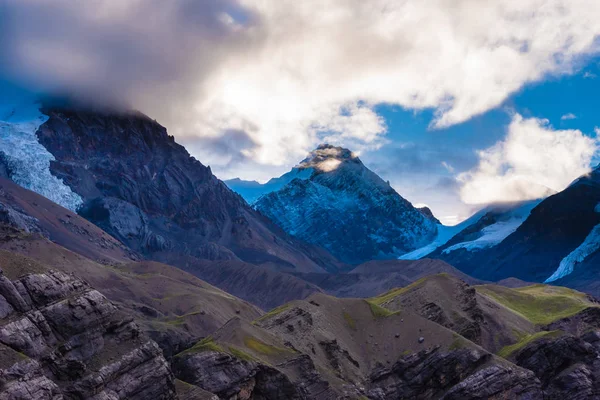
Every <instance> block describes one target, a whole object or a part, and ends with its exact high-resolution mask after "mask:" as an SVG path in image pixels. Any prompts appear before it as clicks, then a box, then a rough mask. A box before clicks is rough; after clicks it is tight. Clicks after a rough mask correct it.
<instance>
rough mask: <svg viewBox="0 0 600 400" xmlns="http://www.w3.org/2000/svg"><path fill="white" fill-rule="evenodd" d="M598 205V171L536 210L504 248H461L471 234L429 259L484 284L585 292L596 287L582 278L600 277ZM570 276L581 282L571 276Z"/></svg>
mask: <svg viewBox="0 0 600 400" xmlns="http://www.w3.org/2000/svg"><path fill="white" fill-rule="evenodd" d="M599 203H600V170H599V169H595V170H594V171H592V172H591V173H590V174H589V175H587V176H583V177H581V178H579V179H578V180H577V181H575V182H574V183H573V184H571V185H570V186H569V187H568V188H566V189H565V190H563V191H562V192H560V193H557V194H555V195H553V196H550V197H548V198H546V199H545V200H543V201H541V202H540V203H539V204H537V205H536V206H535V207H534V208H533V209H531V212H530V214H529V215H528V216H527V218H526V219H525V220H524V221H523V222H522V223H521V224H520V225H519V226H518V227H517V229H516V230H514V232H512V233H511V234H510V235H508V236H506V237H505V238H504V239H503V240H502V241H501V242H500V243H499V244H497V245H494V246H491V247H486V248H477V249H474V248H468V247H466V246H462V245H460V243H461V242H464V241H465V240H466V238H467V236H468V234H469V231H468V229H467V230H465V231H464V232H463V234H462V236H459V235H457V236H455V238H453V239H452V240H451V241H450V242H448V243H447V245H446V246H445V247H442V248H440V249H438V250H437V251H436V252H434V253H432V254H430V255H429V256H430V257H435V258H440V259H442V260H445V261H447V262H448V263H450V264H452V265H454V266H456V267H457V268H459V269H460V270H462V271H463V272H465V273H467V274H469V275H472V276H474V277H477V278H480V279H486V280H500V279H504V278H508V277H515V278H519V279H522V280H525V281H530V282H544V281H548V282H550V281H555V282H556V283H558V284H561V285H568V286H571V287H574V288H581V289H582V290H585V288H586V287H587V288H591V286H590V285H586V284H585V282H583V281H584V280H585V279H582V278H583V277H586V278H587V279H591V280H597V273H598V272H600V270H599V269H598V259H599V258H598V257H599V253H598V250H599V249H600V240H599V239H598V235H596V234H595V232H596V231H597V230H598V228H597V226H598V224H600V212H598V210H599V208H598V204H599ZM481 221H483V219H482V220H481ZM473 226H475V225H473ZM457 245H459V246H462V248H458V247H459V246H457ZM452 246H454V248H453V247H452ZM571 273H576V274H577V276H576V275H573V276H572V277H571V276H569V274H571ZM561 278H562V279H561ZM592 293H594V294H600V291H592Z"/></svg>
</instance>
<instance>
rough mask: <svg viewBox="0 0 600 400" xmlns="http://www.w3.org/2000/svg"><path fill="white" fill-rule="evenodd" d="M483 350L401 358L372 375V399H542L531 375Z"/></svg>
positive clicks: (427, 352)
mask: <svg viewBox="0 0 600 400" xmlns="http://www.w3.org/2000/svg"><path fill="white" fill-rule="evenodd" d="M491 358H492V356H491V355H490V354H489V353H487V352H485V351H481V350H476V349H459V350H455V351H449V352H444V351H441V350H440V348H439V347H437V346H436V347H433V348H431V349H428V350H423V351H421V352H419V353H416V354H412V355H410V356H407V357H404V358H402V359H400V360H399V361H398V362H397V363H395V364H394V365H393V366H392V367H391V368H381V369H379V370H376V371H374V372H373V374H372V375H371V378H370V380H371V384H370V386H371V388H370V389H369V392H368V396H369V398H372V399H377V400H384V399H407V398H411V399H412V398H414V399H431V398H440V397H442V398H445V399H481V398H509V399H540V398H542V397H541V390H540V387H539V381H538V380H537V379H536V378H535V376H534V375H533V374H532V373H531V372H529V371H525V370H522V369H520V368H517V367H511V366H503V365H501V364H493V365H489V364H488V362H489V361H490V360H491Z"/></svg>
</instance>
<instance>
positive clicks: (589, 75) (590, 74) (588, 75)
mask: <svg viewBox="0 0 600 400" xmlns="http://www.w3.org/2000/svg"><path fill="white" fill-rule="evenodd" d="M583 77H584V78H585V79H596V74H594V73H593V72H589V71H586V72H585V73H584V74H583Z"/></svg>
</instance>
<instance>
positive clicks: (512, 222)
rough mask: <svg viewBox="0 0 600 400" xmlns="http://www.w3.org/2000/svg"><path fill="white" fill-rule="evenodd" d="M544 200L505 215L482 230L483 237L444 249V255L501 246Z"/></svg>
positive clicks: (533, 202)
mask: <svg viewBox="0 0 600 400" xmlns="http://www.w3.org/2000/svg"><path fill="white" fill-rule="evenodd" d="M541 201H542V200H541V199H540V200H535V201H528V202H526V203H525V204H523V205H522V206H520V207H517V208H515V209H514V210H511V211H510V212H508V213H506V214H504V215H503V216H502V219H501V220H499V221H497V222H496V223H494V224H491V225H488V226H486V227H485V228H483V229H481V236H480V237H478V238H477V239H475V240H471V241H467V242H461V243H457V244H455V245H453V246H450V247H448V248H447V249H444V251H443V253H444V254H448V253H449V252H451V251H454V250H457V249H461V248H464V249H466V250H468V251H477V250H479V249H483V248H486V247H493V246H496V245H497V244H500V243H501V242H502V241H503V240H504V239H506V238H507V237H508V236H510V235H511V234H512V233H513V232H514V231H516V230H517V228H519V226H521V224H522V223H523V222H525V220H526V219H527V217H529V214H530V213H531V210H533V209H534V208H535V207H536V206H537V205H538V204H539V203H540V202H541Z"/></svg>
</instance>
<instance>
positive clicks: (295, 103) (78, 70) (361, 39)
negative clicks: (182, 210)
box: [0, 0, 600, 179]
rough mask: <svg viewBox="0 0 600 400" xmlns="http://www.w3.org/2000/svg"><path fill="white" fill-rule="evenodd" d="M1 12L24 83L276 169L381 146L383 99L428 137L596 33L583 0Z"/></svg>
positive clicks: (569, 64)
mask: <svg viewBox="0 0 600 400" xmlns="http://www.w3.org/2000/svg"><path fill="white" fill-rule="evenodd" d="M7 3H8V6H7V7H6V10H5V11H8V12H7V13H5V15H9V16H10V18H11V24H4V27H3V28H2V30H1V31H0V36H2V38H3V40H4V41H5V42H7V43H10V49H9V50H11V51H10V53H7V52H4V53H3V54H4V55H5V60H10V61H11V62H12V64H13V65H14V66H15V70H17V71H18V73H19V74H20V75H21V77H22V78H23V79H29V80H35V81H36V83H40V79H41V80H42V82H41V83H42V84H43V83H45V84H46V86H48V85H50V86H52V85H59V87H61V88H63V89H66V90H68V91H74V92H77V91H81V90H84V91H91V92H92V93H93V92H95V91H106V92H108V93H109V94H110V95H112V96H114V97H117V98H119V99H122V100H124V101H127V102H128V103H129V104H132V105H134V106H135V107H136V108H140V109H141V110H142V111H144V112H146V113H148V114H149V115H151V116H152V117H155V118H157V119H158V120H159V121H160V122H162V123H163V124H165V125H166V126H167V128H169V129H170V131H171V132H172V133H173V134H175V135H176V136H177V137H178V138H179V139H181V138H185V139H186V140H188V139H189V138H190V137H205V138H209V139H210V140H211V141H214V140H215V138H218V137H220V136H221V135H222V133H223V132H226V131H244V132H246V133H247V135H248V137H249V138H250V140H251V141H252V142H253V143H255V146H254V147H252V148H248V149H244V153H243V156H244V157H238V158H239V159H246V160H251V161H252V162H254V163H258V164H262V165H279V166H281V165H284V164H293V163H294V162H296V161H297V160H298V159H299V158H300V157H302V156H303V155H304V154H305V153H306V152H307V151H308V150H311V148H313V147H314V146H315V144H316V143H318V142H320V141H322V140H325V139H326V140H332V141H334V142H338V143H342V144H348V143H349V144H351V145H352V146H353V148H354V149H355V150H361V149H364V148H373V147H377V146H379V145H381V143H383V137H384V135H385V133H386V128H385V124H384V123H383V121H382V120H381V118H380V117H379V116H378V115H377V114H376V111H375V109H374V108H373V106H374V105H375V104H379V103H389V104H397V105H401V106H403V107H406V108H410V109H423V108H434V109H435V110H436V119H435V121H434V122H433V124H432V126H434V127H446V126H449V125H452V124H456V123H459V122H462V121H465V120H468V119H469V118H471V117H473V116H474V115H477V114H480V113H483V112H485V111H487V110H489V109H491V108H494V107H496V106H498V105H500V104H501V103H502V102H503V101H504V100H505V99H506V98H507V97H508V96H509V95H510V94H511V93H513V92H515V91H516V90H519V89H520V88H521V87H523V85H524V84H526V83H528V82H532V81H537V80H540V79H543V78H544V77H545V76H546V75H547V74H568V73H572V72H574V71H575V70H576V69H577V64H578V60H579V58H580V57H581V56H585V55H588V54H590V53H592V52H596V51H597V50H598V49H597V47H596V44H595V41H594V40H595V38H596V36H597V35H598V34H599V33H600V3H598V2H589V1H587V0H522V1H515V0H452V1H448V0H420V1H417V0H414V1H392V0H373V1H369V2H365V1H363V0H329V1H322V0H303V1H298V0H239V2H238V3H239V4H241V6H242V7H243V8H244V10H243V12H242V11H240V10H237V9H236V10H235V12H233V11H231V10H230V9H231V8H235V7H234V6H235V4H234V3H235V2H234V1H233V0H230V1H221V2H220V1H217V0H210V1H208V0H207V1H201V2H193V1H191V0H177V1H168V2H159V1H144V0H119V1H117V0H89V1H86V2H75V3H74V2H72V1H69V0H56V1H54V2H52V4H51V5H46V6H44V3H45V2H43V1H42V0H9V1H8V2H7ZM205 5H207V6H206V8H208V11H206V10H203V9H202V8H203V7H205ZM19 7H20V8H19ZM12 8H19V10H20V11H19V12H13V13H10V11H11V9H12ZM32 12H38V13H40V14H43V15H41V16H38V18H31V15H30V14H31V13H32ZM242 13H245V16H244V17H240V16H239V14H242ZM1 25H2V24H1V23H0V26H1ZM115 48H117V49H118V51H117V53H116V54H113V53H111V51H112V50H114V49H115ZM14 49H17V50H18V51H14ZM7 54H10V57H9V56H7ZM33 78H35V79H33ZM197 148H198V150H197V152H196V154H195V155H197V156H198V158H200V159H201V160H202V159H204V158H205V157H208V156H210V154H204V153H203V152H202V146H201V145H198V146H197ZM213 167H216V170H217V171H218V172H223V173H224V174H225V175H227V174H228V171H231V168H234V167H233V166H232V165H231V163H230V162H229V161H228V162H227V163H224V164H223V165H222V167H223V168H228V169H229V170H223V171H219V165H213ZM238 170H241V171H242V172H243V168H238ZM257 178H259V179H260V178H263V177H260V176H259V177H257Z"/></svg>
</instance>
